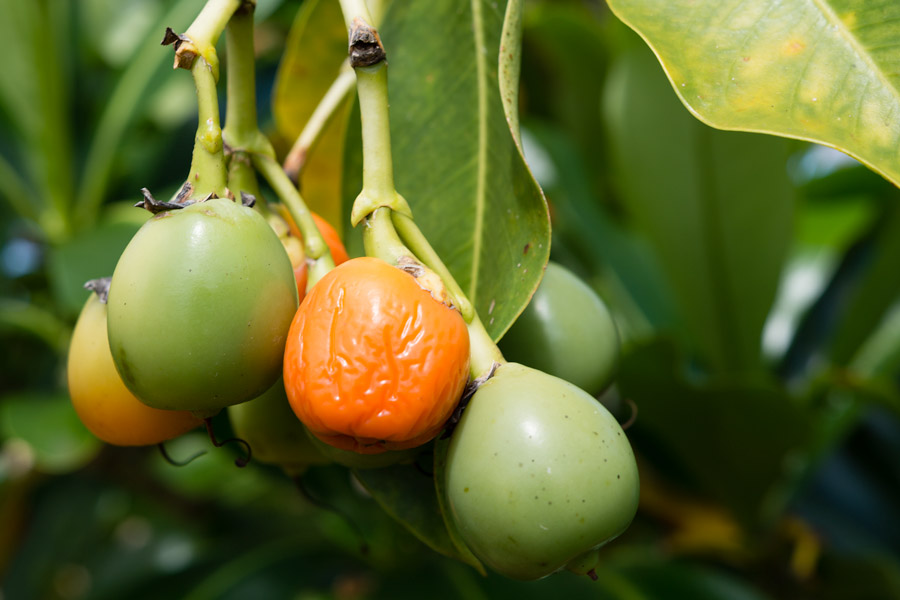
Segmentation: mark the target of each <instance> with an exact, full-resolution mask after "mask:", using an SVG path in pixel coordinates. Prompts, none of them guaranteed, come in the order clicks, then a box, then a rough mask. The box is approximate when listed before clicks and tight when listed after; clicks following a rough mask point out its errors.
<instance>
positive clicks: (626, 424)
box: [622, 398, 638, 431]
mask: <svg viewBox="0 0 900 600" xmlns="http://www.w3.org/2000/svg"><path fill="white" fill-rule="evenodd" d="M625 402H627V403H628V406H629V407H631V416H630V417H628V420H627V421H625V422H624V423H622V431H626V430H627V429H628V428H629V427H631V426H632V425H634V422H635V421H637V416H638V406H637V403H635V401H634V400H632V399H631V398H626V399H625Z"/></svg>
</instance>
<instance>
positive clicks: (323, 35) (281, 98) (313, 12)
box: [272, 0, 347, 144]
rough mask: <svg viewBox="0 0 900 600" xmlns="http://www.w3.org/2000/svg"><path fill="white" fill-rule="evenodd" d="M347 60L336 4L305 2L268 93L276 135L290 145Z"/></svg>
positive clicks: (325, 0) (344, 31) (317, 0)
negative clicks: (272, 87)
mask: <svg viewBox="0 0 900 600" xmlns="http://www.w3.org/2000/svg"><path fill="white" fill-rule="evenodd" d="M346 59H347V28H346V27H345V26H344V18H343V16H342V15H341V7H340V4H338V3H337V2H331V1H329V0H307V1H306V2H304V3H303V5H302V6H301V7H300V10H299V11H298V12H297V16H296V17H295V18H294V23H293V25H292V26H291V32H290V35H289V36H288V40H287V44H286V45H285V49H284V54H283V55H282V59H281V64H280V65H279V66H278V74H277V75H276V79H275V88H274V90H273V91H272V112H273V115H274V117H275V125H276V127H277V128H278V133H279V135H281V136H282V137H283V138H284V139H285V140H286V141H287V142H288V143H289V144H292V143H293V142H294V140H295V139H297V136H298V135H300V132H301V131H303V127H304V125H306V121H308V120H309V117H310V115H312V113H313V111H314V110H315V109H316V106H317V105H318V104H319V100H320V99H321V98H322V96H323V95H324V94H325V92H326V91H327V90H328V88H329V87H330V86H331V83H332V82H333V81H334V79H335V77H337V74H338V71H339V70H340V68H341V64H342V63H343V62H344V61H345V60H346Z"/></svg>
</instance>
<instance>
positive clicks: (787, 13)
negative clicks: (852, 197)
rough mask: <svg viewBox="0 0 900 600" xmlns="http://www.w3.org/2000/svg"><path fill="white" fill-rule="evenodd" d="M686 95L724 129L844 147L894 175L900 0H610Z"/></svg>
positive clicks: (896, 178) (899, 173) (898, 176)
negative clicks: (897, 0)
mask: <svg viewBox="0 0 900 600" xmlns="http://www.w3.org/2000/svg"><path fill="white" fill-rule="evenodd" d="M608 4H609V6H610V8H612V10H613V11H614V12H615V14H616V15H617V16H618V17H619V18H620V19H622V20H623V21H624V22H625V23H627V24H628V25H629V26H631V27H632V28H634V29H635V30H636V31H638V32H639V33H640V34H641V36H642V37H643V38H644V39H645V40H646V41H647V43H648V44H649V45H650V46H651V47H652V48H653V49H654V51H655V52H656V54H657V56H659V58H660V61H661V62H662V64H663V66H664V67H665V69H666V72H667V74H668V76H669V79H670V81H671V82H672V85H673V87H674V88H675V90H676V91H677V92H678V95H679V96H680V97H681V99H682V101H683V102H684V103H685V104H686V105H687V106H688V107H689V108H690V110H691V111H692V112H693V113H694V114H695V115H697V116H698V117H699V118H700V119H702V120H704V121H705V122H707V123H709V124H710V125H713V126H714V127H718V128H722V129H740V130H747V131H760V132H764V133H773V134H776V135H783V136H790V137H795V138H800V139H807V140H812V141H816V142H820V143H823V144H826V145H829V146H833V147H835V148H839V149H841V150H844V151H846V152H847V153H848V154H850V155H852V156H854V157H856V158H858V159H859V160H861V161H862V162H864V163H866V164H868V165H869V166H870V167H872V168H873V169H875V170H876V171H878V172H879V173H881V174H883V175H884V176H885V177H887V178H889V179H891V180H892V181H893V182H894V183H900V160H898V158H900V156H898V148H900V118H898V115H900V72H898V70H897V63H898V62H900V44H898V40H900V4H898V3H896V2H894V1H892V0H817V1H816V2H809V1H808V0H777V1H776V0H750V1H745V0H608Z"/></svg>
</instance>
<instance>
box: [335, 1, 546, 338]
mask: <svg viewBox="0 0 900 600" xmlns="http://www.w3.org/2000/svg"><path fill="white" fill-rule="evenodd" d="M505 6H506V3H505V2H500V3H495V2H486V1H484V0H473V1H472V2H467V3H460V2H456V1H453V0H435V1H434V2H396V3H393V4H392V5H391V8H390V9H389V11H388V13H387V15H386V16H385V21H384V23H383V24H382V27H381V28H380V32H381V40H382V42H383V43H384V45H385V48H386V50H387V57H388V63H389V65H390V67H389V75H388V76H389V79H390V106H391V140H392V146H393V157H394V168H395V182H396V185H397V190H398V191H399V192H400V193H401V194H402V195H403V196H404V197H405V198H406V199H407V201H408V202H409V204H410V206H411V207H412V210H413V215H414V217H415V220H416V223H417V224H418V225H419V227H420V228H421V229H422V231H423V233H424V234H425V236H426V237H427V238H428V240H429V241H430V242H431V244H432V245H433V246H434V248H435V250H437V252H438V254H439V255H440V256H441V258H442V259H443V260H444V262H445V263H446V264H447V266H448V267H449V269H450V271H451V272H452V273H453V276H454V277H455V278H456V280H457V281H458V282H459V284H460V286H461V287H462V289H463V290H464V291H465V292H466V294H467V295H468V296H469V299H470V300H471V301H472V302H473V304H474V305H475V307H476V309H477V310H478V312H479V314H480V315H481V318H482V321H484V324H485V326H486V327H487V330H488V331H489V332H490V334H491V336H492V337H493V338H494V339H499V338H500V337H501V336H502V335H503V333H504V332H505V331H506V329H507V328H508V327H509V326H510V325H511V324H512V322H513V321H514V320H515V318H516V317H517V316H518V314H519V313H520V312H521V311H522V309H523V308H524V307H525V305H526V304H527V303H528V300H529V298H530V297H531V294H532V293H534V290H535V289H536V288H537V285H538V283H539V282H540V278H541V274H542V273H543V267H544V265H545V264H546V262H547V258H548V256H549V251H550V223H549V219H548V214H547V206H546V203H545V201H544V198H543V195H542V193H541V190H540V188H539V187H538V185H537V183H536V182H535V181H534V178H533V177H532V176H531V173H530V172H529V170H528V167H527V166H526V164H525V160H524V158H523V157H522V154H521V152H520V150H519V148H518V147H517V146H516V144H515V141H514V140H513V137H512V135H511V133H510V129H509V125H508V124H507V121H506V116H505V113H504V109H503V103H502V101H501V99H500V88H499V83H498V74H497V65H498V52H499V48H500V33H501V28H502V25H503V16H504V9H505ZM357 123H358V121H356V120H355V119H353V118H351V123H350V124H351V126H350V135H348V140H347V143H348V153H347V156H348V158H347V161H348V162H347V165H352V164H358V161H359V148H360V142H359V131H358V129H359V126H358V125H357ZM354 156H355V158H354ZM354 161H357V162H355V163H354ZM344 177H345V179H344V200H345V202H352V200H353V199H354V197H355V196H356V194H357V193H358V191H359V190H360V189H361V185H360V178H359V169H358V168H349V167H348V168H345V175H344Z"/></svg>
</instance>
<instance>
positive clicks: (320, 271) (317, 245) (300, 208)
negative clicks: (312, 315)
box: [252, 153, 334, 288]
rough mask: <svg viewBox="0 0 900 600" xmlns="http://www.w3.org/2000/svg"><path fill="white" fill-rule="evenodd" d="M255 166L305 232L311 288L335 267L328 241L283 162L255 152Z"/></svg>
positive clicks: (304, 239) (309, 286)
mask: <svg viewBox="0 0 900 600" xmlns="http://www.w3.org/2000/svg"><path fill="white" fill-rule="evenodd" d="M252 157H253V166H254V167H255V168H256V170H257V171H259V173H260V174H261V175H262V176H263V177H264V178H265V180H266V181H267V182H268V183H269V185H270V186H272V189H273V190H274V191H275V194H276V195H277V196H278V198H279V199H280V200H281V201H282V202H283V203H284V205H285V206H286V207H287V209H288V212H290V213H291V217H292V218H293V219H294V222H295V223H296V224H297V227H299V228H300V233H302V234H303V247H304V250H305V252H306V258H307V259H308V260H309V261H311V263H310V265H309V279H308V282H309V283H308V284H307V288H311V287H312V286H313V285H315V283H316V282H317V281H319V279H321V278H322V277H323V276H324V275H325V274H326V273H327V272H328V271H330V270H331V269H333V268H334V259H333V258H332V257H331V251H330V250H329V249H328V244H326V243H325V239H324V238H323V237H322V234H321V233H319V229H318V228H317V227H316V223H315V221H313V218H312V213H310V212H309V209H308V208H307V207H306V203H304V202H303V198H302V197H301V196H300V192H298V191H297V188H295V187H294V184H293V183H292V182H291V179H290V178H289V177H288V176H287V174H286V173H285V172H284V170H282V168H281V165H279V164H278V162H276V161H275V159H274V158H272V157H271V156H268V155H264V154H258V153H253V155H252Z"/></svg>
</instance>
